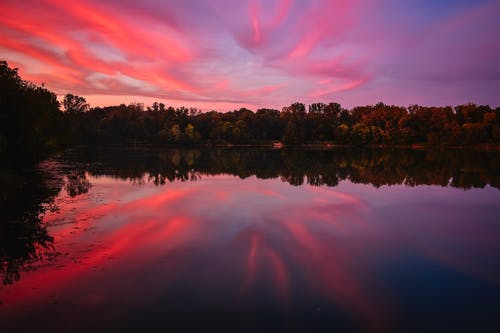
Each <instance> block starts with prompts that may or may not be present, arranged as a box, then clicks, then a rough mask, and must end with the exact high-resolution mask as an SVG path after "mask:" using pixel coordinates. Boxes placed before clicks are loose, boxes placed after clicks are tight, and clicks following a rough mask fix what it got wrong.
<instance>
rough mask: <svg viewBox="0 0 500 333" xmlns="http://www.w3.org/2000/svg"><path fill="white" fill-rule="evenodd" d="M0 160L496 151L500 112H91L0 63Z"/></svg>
mask: <svg viewBox="0 0 500 333" xmlns="http://www.w3.org/2000/svg"><path fill="white" fill-rule="evenodd" d="M0 81H1V82H0V89H1V92H2V93H1V96H0V108H1V113H0V152H1V153H20V152H25V153H28V154H35V153H36V152H40V151H44V150H48V149H53V148H56V147H61V146H70V145H78V144H88V145H91V144H123V143H127V144H128V143H132V142H133V143H152V144H182V145H196V144H213V145H219V144H222V145H224V144H269V143H272V142H278V141H279V142H282V143H284V144H287V145H300V144H323V143H330V144H338V145H413V144H422V145H432V146H434V145H453V146H455V145H457V146H460V145H476V144H493V145H496V144H499V143H500V107H497V108H495V109H493V108H491V107H490V106H488V105H476V104H472V103H471V104H465V105H458V106H455V107H451V106H445V107H427V106H420V105H412V106H409V107H402V106H394V105H386V104H383V103H378V104H375V105H367V106H358V107H354V108H352V109H346V108H343V107H342V106H341V105H340V104H338V103H328V104H326V103H313V104H311V105H308V106H306V105H305V104H303V103H298V102H297V103H293V104H291V105H290V106H286V107H284V108H282V110H276V109H268V108H262V109H258V110H257V111H255V112H254V111H252V110H248V109H246V108H241V109H239V110H234V111H231V112H225V113H224V112H217V111H210V112H203V113H202V112H201V111H200V110H198V109H196V108H186V107H175V108H174V107H171V106H170V107H169V106H166V105H164V104H163V103H158V102H155V103H153V104H152V105H150V106H147V107H145V106H144V105H143V104H130V105H124V104H121V105H116V106H107V107H93V108H92V107H90V106H89V105H88V103H87V102H86V100H85V98H83V97H80V96H75V95H72V94H67V95H66V96H65V97H64V100H63V103H62V105H60V103H59V102H58V100H57V96H56V94H54V93H53V92H51V91H49V90H47V89H46V88H44V87H43V86H41V87H40V86H36V85H34V84H32V83H30V82H26V81H24V80H22V79H21V78H20V76H19V74H18V72H17V69H12V68H10V67H9V66H8V64H7V63H6V62H5V61H2V62H0Z"/></svg>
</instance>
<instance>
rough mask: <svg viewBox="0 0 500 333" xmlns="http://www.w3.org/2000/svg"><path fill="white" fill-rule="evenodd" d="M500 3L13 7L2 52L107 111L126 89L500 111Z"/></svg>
mask: <svg viewBox="0 0 500 333" xmlns="http://www.w3.org/2000/svg"><path fill="white" fill-rule="evenodd" d="M499 9H500V8H499V3H498V2H497V1H484V0H483V1H477V2H473V3H472V2H466V1H460V2H456V3H455V2H446V3H440V4H435V3H433V2H432V1H424V2H419V3H418V6H417V5H416V4H415V3H413V2H411V1H410V2H408V3H405V4H402V3H400V2H396V1H394V0H377V1H363V0H355V1H347V0H334V1H327V0H311V1H299V0H271V1H264V0H247V1H237V2H235V1H230V0H219V1H210V2H199V1H194V0H189V1H180V0H170V1H167V2H165V3H161V4H160V3H158V2H157V1H152V0H144V1H141V2H137V1H130V0H126V1H116V0H112V1H107V2H105V3H104V2H101V1H96V0H86V1H78V2H61V1H55V0H43V1H34V0H26V1H13V0H6V1H3V2H2V3H1V4H0V10H1V11H2V13H3V15H2V17H0V37H1V39H0V50H2V54H3V57H4V58H5V60H7V61H9V62H10V63H13V64H15V65H16V66H19V67H20V71H21V75H22V76H23V77H24V78H26V79H29V80H33V81H35V82H36V83H42V82H44V83H45V85H46V86H47V87H48V88H49V89H52V90H54V91H56V92H57V93H59V94H65V93H68V92H71V93H74V94H80V95H91V96H93V97H92V100H93V103H95V104H102V105H104V104H109V103H113V101H116V102H118V101H119V100H120V101H121V100H122V99H123V96H127V95H128V96H134V98H136V97H138V98H140V97H141V96H143V97H144V98H153V97H157V98H158V99H159V100H162V101H164V102H166V103H168V104H173V105H175V104H179V103H184V104H185V105H187V106H198V107H202V108H204V109H213V108H215V109H222V110H226V109H227V108H233V107H234V106H237V104H241V106H246V107H259V106H269V107H275V108H280V107H281V106H283V105H286V104H289V103H291V102H293V101H296V100H302V101H304V102H305V103H310V102H313V101H324V102H329V101H338V102H341V103H343V104H345V105H347V106H353V105H357V104H367V103H375V102H378V101H380V100H383V101H386V102H388V103H397V104H413V103H423V104H432V103H435V104H449V103H453V104H457V103H462V102H468V101H475V102H478V103H489V104H493V105H495V104H499V103H500V96H499V95H498V94H497V93H495V91H494V89H491V87H493V86H498V85H499V84H500V70H499V67H498V66H497V65H496V63H497V62H498V59H499V56H500V45H499V44H500V43H499V42H498V41H497V38H496V32H497V31H499V29H500V23H498V22H497V21H498V20H496V17H495V15H494V13H497V12H498V10H499ZM21 17H22V20H21V19H19V18H21ZM325 82H326V83H325ZM98 96H102V98H101V99H99V97H98ZM112 96H122V97H117V98H113V97H112ZM318 99H319V100H318ZM465 99H467V100H465Z"/></svg>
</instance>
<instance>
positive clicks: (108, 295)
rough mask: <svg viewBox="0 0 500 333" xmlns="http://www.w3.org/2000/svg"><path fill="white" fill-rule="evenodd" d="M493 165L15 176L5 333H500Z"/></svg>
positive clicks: (256, 162) (325, 156) (133, 158)
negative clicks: (194, 332)
mask: <svg viewBox="0 0 500 333" xmlns="http://www.w3.org/2000/svg"><path fill="white" fill-rule="evenodd" d="M499 170H500V156H499V153H479V152H464V151H444V152H425V151H413V152H412V151H403V150H396V151H392V152H385V151H378V150H369V151H363V150H355V151H353V150H351V151H343V150H333V151H300V150H290V151H287V150H235V149H233V150H208V151H200V150H165V149H163V150H160V149H150V150H145V149H143V150H111V149H108V150H102V151H97V152H96V151H91V152H89V151H78V152H76V151H74V152H68V153H65V154H62V155H60V156H56V157H54V158H52V159H49V160H47V161H44V162H43V163H41V164H40V166H39V168H38V169H37V170H19V171H18V172H17V173H16V174H15V176H11V175H8V176H4V178H5V179H6V180H4V181H6V182H7V183H8V182H9V181H10V182H14V181H13V180H12V179H14V180H17V182H19V180H21V181H22V182H24V187H21V189H20V190H17V191H16V190H12V189H9V188H12V187H9V185H6V186H5V187H6V192H5V193H4V194H3V196H2V200H3V201H2V211H3V213H2V215H3V216H4V217H3V220H4V221H3V223H2V225H1V229H0V259H1V263H2V266H1V275H2V276H1V277H2V279H3V284H2V286H1V287H0V288H1V289H0V301H1V305H0V324H1V327H2V331H3V332H24V331H38V332H49V331H51V332H73V331H78V332H92V331H94V332H95V331H140V330H155V331H160V330H161V331H185V330H189V329H193V330H198V331H201V330H203V331H215V330H218V331H220V330H228V331H233V332H239V331H246V330H248V331H274V332H277V331H328V332H332V331H337V332H344V331H361V332H364V331H367V332H387V331H400V332H402V331H404V332H411V331H415V332H420V331H427V332H428V331H450V330H452V331H470V332H477V331H484V332H493V331H497V332H498V331H499V330H500V190H499V187H500V172H499Z"/></svg>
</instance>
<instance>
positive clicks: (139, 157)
mask: <svg viewBox="0 0 500 333" xmlns="http://www.w3.org/2000/svg"><path fill="white" fill-rule="evenodd" d="M498 170H500V153H499V152H482V151H466V150H444V151H425V150H403V149H396V150H390V151H387V150H376V149H368V150H363V149H354V150H353V149H335V150H298V149H297V150H287V149H283V150H273V149H240V148H238V149H164V148H149V149H145V148H143V149H111V148H109V149H99V150H90V149H89V150H79V151H71V152H67V153H65V154H63V155H62V156H59V157H56V158H53V159H51V160H48V161H45V162H43V163H41V164H40V165H39V166H38V167H36V168H32V169H28V170H25V169H23V170H21V171H16V172H13V171H12V170H10V171H7V170H4V171H3V172H2V177H1V178H0V179H1V182H2V184H1V185H2V188H4V189H5V191H4V193H3V195H2V197H1V198H0V199H1V200H0V210H1V211H2V215H3V216H2V221H1V223H0V263H1V266H0V274H1V275H2V281H3V284H11V283H14V282H16V281H17V280H19V278H20V272H22V271H25V270H30V269H35V268H36V264H37V263H38V262H41V261H49V262H50V261H51V259H52V258H53V257H54V256H55V255H57V252H56V249H54V246H53V238H52V237H51V236H50V234H49V233H48V231H47V225H46V224H45V223H44V222H43V214H44V212H46V210H48V209H52V210H53V209H57V207H55V206H54V205H53V201H54V198H55V197H56V196H57V195H58V193H59V192H60V191H61V190H64V191H65V192H66V193H67V194H68V196H69V197H75V196H78V195H82V194H85V193H87V192H88V191H89V190H90V189H91V186H92V184H91V183H90V181H89V180H88V175H92V176H100V175H106V176H111V177H116V178H119V179H123V180H128V181H131V182H134V183H136V184H142V183H144V182H150V183H154V184H155V185H157V186H160V185H165V184H167V183H169V182H174V181H180V182H186V181H196V180H199V179H200V178H202V177H203V176H206V175H219V174H229V175H234V176H237V177H240V178H247V177H250V176H256V177H257V178H260V179H271V178H279V179H281V180H282V181H283V182H286V183H289V184H290V185H293V186H301V185H303V184H309V185H313V186H323V185H326V186H337V185H338V184H339V182H340V181H343V180H348V181H350V182H352V183H362V184H371V185H373V186H375V187H380V186H383V185H406V186H418V185H438V186H450V187H456V188H461V189H464V190H467V189H471V188H483V187H485V186H486V185H490V186H492V187H495V188H499V187H500V174H499V173H498V172H497V171H498Z"/></svg>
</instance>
